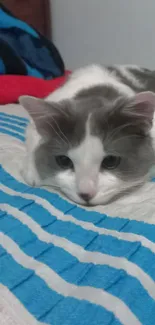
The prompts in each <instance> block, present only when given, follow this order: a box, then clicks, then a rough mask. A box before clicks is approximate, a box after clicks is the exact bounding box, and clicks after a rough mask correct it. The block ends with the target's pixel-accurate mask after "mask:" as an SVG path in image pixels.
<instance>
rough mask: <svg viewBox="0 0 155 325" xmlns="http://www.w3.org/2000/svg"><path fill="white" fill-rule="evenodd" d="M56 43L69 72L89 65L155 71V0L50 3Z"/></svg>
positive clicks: (63, 0) (73, 0)
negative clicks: (129, 65) (131, 66)
mask: <svg viewBox="0 0 155 325" xmlns="http://www.w3.org/2000/svg"><path fill="white" fill-rule="evenodd" d="M51 1H52V13H53V15H52V16H53V17H52V21H53V40H54V42H55V43H56V45H57V46H58V48H59V50H60V52H61V54H62V56H63V58H64V60H65V62H66V66H67V67H68V68H71V69H73V68H76V67H79V66H82V65H84V64H88V63H90V62H101V63H105V64H108V63H110V64H111V63H123V64H125V63H133V64H135V63H136V64H139V65H144V66H146V67H150V68H154V69H155V0H51Z"/></svg>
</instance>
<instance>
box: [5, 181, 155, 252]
mask: <svg viewBox="0 0 155 325" xmlns="http://www.w3.org/2000/svg"><path fill="white" fill-rule="evenodd" d="M0 190H2V191H4V192H5V193H7V194H9V195H12V196H21V197H23V198H25V199H28V200H34V201H35V202H36V203H37V204H39V205H41V206H42V207H44V209H46V210H47V211H49V213H50V214H53V215H54V216H55V217H56V218H57V219H58V220H62V221H64V222H68V221H69V222H72V223H74V224H75V225H78V226H81V227H82V228H83V229H85V230H92V231H95V232H97V233H98V234H100V235H110V236H114V237H116V238H118V239H122V240H125V241H129V242H137V241H138V242H140V243H141V244H142V246H144V247H146V248H148V249H150V250H151V251H152V252H153V253H155V243H153V242H151V241H150V240H149V239H147V238H145V237H144V236H142V235H136V234H133V233H126V232H122V231H121V232H120V231H116V230H109V229H104V228H100V227H97V226H95V225H94V224H93V223H91V222H87V221H81V220H78V219H76V218H74V217H73V216H71V215H67V214H64V213H63V212H62V211H60V210H58V209H56V208H55V207H54V206H52V205H51V204H50V203H49V202H48V201H46V200H45V199H43V198H41V197H38V196H37V195H34V194H26V193H21V192H16V191H14V190H12V189H10V188H9V187H7V186H5V185H2V184H0Z"/></svg>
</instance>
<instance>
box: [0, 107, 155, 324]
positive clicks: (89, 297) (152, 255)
mask: <svg viewBox="0 0 155 325" xmlns="http://www.w3.org/2000/svg"><path fill="white" fill-rule="evenodd" d="M27 124H28V118H27V115H26V113H25V112H24V111H22V108H21V107H20V106H19V105H8V106H2V107H1V108H0V324H4V325H12V324H13V325H43V324H50V325H140V324H143V325H155V199H154V197H155V183H154V182H153V181H152V182H150V183H148V184H146V186H145V187H144V188H143V189H141V190H139V191H137V192H136V193H134V194H130V195H129V196H128V197H126V198H122V199H120V200H119V201H118V202H115V203H112V204H111V205H109V206H105V207H96V208H92V209H91V210H90V209H84V208H82V207H78V206H76V205H75V204H73V203H72V202H69V201H67V200H66V199H64V198H63V197H61V196H60V195H59V194H57V193H55V192H51V191H48V190H47V189H43V188H42V189H41V188H31V187H29V186H28V185H26V184H24V182H23V180H22V179H21V176H20V161H22V157H24V156H23V153H24V145H23V142H24V132H25V127H26V126H27ZM131 203H132V204H131Z"/></svg>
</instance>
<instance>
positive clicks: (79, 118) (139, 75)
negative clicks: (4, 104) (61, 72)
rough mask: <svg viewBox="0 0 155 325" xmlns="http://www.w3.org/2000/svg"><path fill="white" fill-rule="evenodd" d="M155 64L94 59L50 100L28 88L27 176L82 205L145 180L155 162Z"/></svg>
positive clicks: (103, 201) (95, 202) (102, 201)
mask: <svg viewBox="0 0 155 325" xmlns="http://www.w3.org/2000/svg"><path fill="white" fill-rule="evenodd" d="M154 91H155V72H154V71H150V70H148V69H144V68H140V67H138V66H123V65H122V66H110V67H103V66H100V65H91V66H86V67H84V68H81V69H78V70H76V71H75V72H73V73H72V74H71V75H70V76H69V77H68V80H67V81H66V82H65V84H64V85H63V86H61V87H60V88H59V89H58V90H56V91H55V92H53V93H52V94H50V95H49V96H48V97H47V98H45V99H44V100H41V99H37V98H34V97H29V96H22V97H20V99H19V102H20V104H21V105H22V106H23V107H24V108H25V109H26V110H27V112H28V113H29V115H30V116H31V123H30V125H29V126H28V128H27V132H26V151H27V154H26V158H25V161H24V165H23V167H22V174H23V177H24V179H25V181H26V182H27V183H28V184H30V185H32V186H42V185H47V186H51V187H53V189H57V190H59V191H61V192H62V193H63V194H65V196H67V197H68V198H69V199H70V200H72V201H74V202H76V203H78V204H82V205H99V204H101V205H102V204H107V203H108V202H110V201H112V200H114V199H115V198H116V197H117V196H119V195H123V193H126V192H128V191H130V190H131V189H134V188H136V187H137V186H141V185H142V184H144V183H145V182H146V180H147V177H148V172H149V170H150V169H151V167H152V166H153V165H154V163H155V123H154V111H155V93H154Z"/></svg>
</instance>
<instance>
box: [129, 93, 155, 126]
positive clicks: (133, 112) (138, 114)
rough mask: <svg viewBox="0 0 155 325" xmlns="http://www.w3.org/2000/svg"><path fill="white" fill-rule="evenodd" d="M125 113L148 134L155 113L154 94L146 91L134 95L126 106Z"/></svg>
mask: <svg viewBox="0 0 155 325" xmlns="http://www.w3.org/2000/svg"><path fill="white" fill-rule="evenodd" d="M125 113H126V114H127V115H128V117H129V118H130V117H131V118H133V121H134V120H135V122H136V123H137V124H139V125H141V126H143V129H144V130H143V131H144V132H148V131H149V130H150V129H151V127H152V124H153V117H154V113H155V93H153V92H151V91H146V92H141V93H138V94H136V95H135V96H134V98H132V99H131V101H129V104H128V105H127V106H126V108H125Z"/></svg>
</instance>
